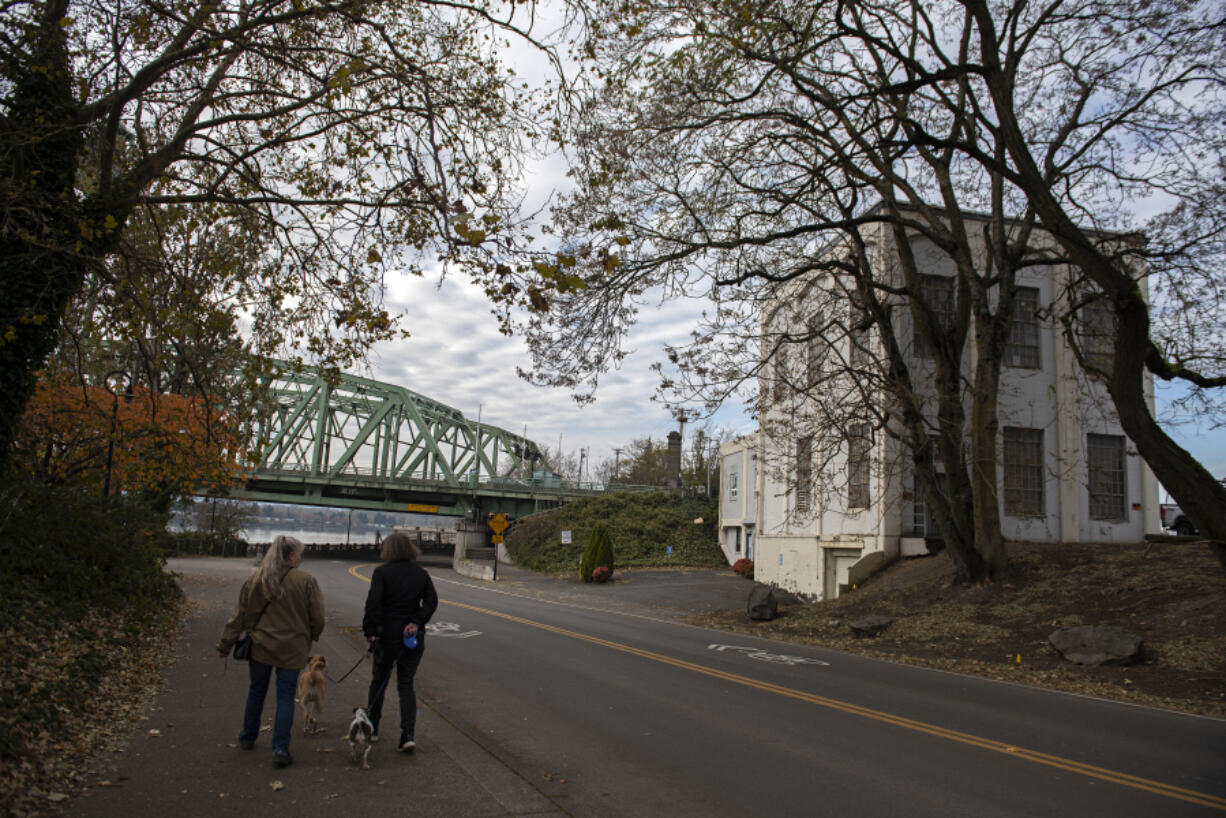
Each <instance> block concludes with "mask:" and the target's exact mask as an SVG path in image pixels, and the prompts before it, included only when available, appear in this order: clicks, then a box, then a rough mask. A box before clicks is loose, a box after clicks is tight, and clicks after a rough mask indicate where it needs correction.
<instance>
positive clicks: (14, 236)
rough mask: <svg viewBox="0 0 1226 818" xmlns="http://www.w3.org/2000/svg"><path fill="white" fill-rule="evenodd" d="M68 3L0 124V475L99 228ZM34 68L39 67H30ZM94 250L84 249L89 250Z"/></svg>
mask: <svg viewBox="0 0 1226 818" xmlns="http://www.w3.org/2000/svg"><path fill="white" fill-rule="evenodd" d="M63 6H64V4H63V3H49V4H48V8H47V9H46V10H45V13H44V17H43V20H42V21H41V26H40V29H39V34H38V35H36V39H35V41H34V42H35V46H36V47H35V48H34V49H33V53H32V54H31V55H30V57H29V63H28V66H27V67H17V68H16V69H13V70H12V76H10V80H11V81H12V82H13V86H12V93H11V97H10V98H11V100H12V106H11V108H10V109H9V115H8V117H7V119H6V120H5V121H4V122H3V123H2V127H3V129H4V130H3V133H2V135H0V140H2V142H0V151H2V152H3V155H2V157H0V161H3V171H2V173H3V178H0V191H2V193H3V196H4V199H5V201H4V214H3V215H4V224H3V230H2V232H0V281H3V282H4V286H3V287H0V468H2V467H4V466H5V465H7V462H8V458H9V454H10V451H11V449H12V445H13V440H14V436H15V433H16V428H17V423H18V422H19V421H20V419H21V415H22V413H23V412H24V411H25V407H26V404H27V403H28V402H29V400H30V396H31V395H32V394H33V392H34V384H35V376H36V374H37V372H38V370H39V369H40V368H41V367H42V366H43V363H44V362H45V361H46V359H47V356H48V355H49V354H50V353H51V351H52V350H53V349H54V348H55V343H56V337H57V335H58V332H59V328H60V322H61V320H62V318H63V315H64V311H65V309H66V307H67V305H68V302H69V299H70V298H71V297H72V296H73V295H74V294H76V293H77V292H78V291H79V290H80V288H81V285H82V282H83V280H84V274H85V269H86V265H87V263H88V259H86V258H84V257H83V253H82V249H81V248H82V246H88V245H89V244H90V240H91V233H92V231H93V230H95V229H99V228H100V227H101V226H98V227H95V226H94V225H91V224H89V223H87V222H86V221H85V220H84V219H83V218H82V215H81V213H80V211H79V208H78V205H77V196H76V191H75V183H76V168H77V157H78V156H79V155H80V152H81V149H82V145H83V138H82V134H81V131H80V129H79V128H76V127H74V126H72V125H70V124H68V123H71V122H72V121H73V115H74V113H75V105H76V103H75V101H74V99H73V95H72V86H71V82H70V76H69V69H68V53H67V50H66V47H65V41H64V35H63V28H62V26H61V21H62V18H63V16H64V13H65V12H64V9H63ZM34 69H37V70H34ZM85 252H88V251H85Z"/></svg>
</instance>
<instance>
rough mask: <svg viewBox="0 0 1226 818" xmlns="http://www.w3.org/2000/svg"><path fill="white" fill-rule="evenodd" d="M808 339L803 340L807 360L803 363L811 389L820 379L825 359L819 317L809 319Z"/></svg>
mask: <svg viewBox="0 0 1226 818" xmlns="http://www.w3.org/2000/svg"><path fill="white" fill-rule="evenodd" d="M807 329H808V337H807V338H806V339H805V347H806V350H805V351H806V354H807V356H808V357H807V360H806V361H805V363H806V367H805V375H806V377H807V385H808V386H809V387H810V388H812V387H814V386H816V385H817V383H818V381H820V380H821V377H822V364H823V363H824V362H825V358H826V339H825V337H824V336H823V335H822V329H823V327H822V321H821V318H820V317H819V316H816V315H815V316H813V317H812V318H810V319H809V324H808V328H807Z"/></svg>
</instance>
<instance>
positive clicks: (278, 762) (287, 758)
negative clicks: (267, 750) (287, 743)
mask: <svg viewBox="0 0 1226 818" xmlns="http://www.w3.org/2000/svg"><path fill="white" fill-rule="evenodd" d="M293 763H294V757H293V756H292V755H290V754H289V750H276V751H274V752H273V754H272V766H274V767H288V766H289V765H291V764H293Z"/></svg>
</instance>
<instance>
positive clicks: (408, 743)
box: [396, 733, 417, 753]
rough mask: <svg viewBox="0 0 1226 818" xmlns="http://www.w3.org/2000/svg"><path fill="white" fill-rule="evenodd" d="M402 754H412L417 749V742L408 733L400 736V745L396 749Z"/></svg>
mask: <svg viewBox="0 0 1226 818" xmlns="http://www.w3.org/2000/svg"><path fill="white" fill-rule="evenodd" d="M396 749H398V750H400V752H402V753H411V752H413V751H414V750H416V749H417V742H415V741H413V737H412V736H410V735H409V734H407V733H401V734H400V745H399V746H398V747H397V748H396Z"/></svg>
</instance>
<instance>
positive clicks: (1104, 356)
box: [1077, 295, 1117, 373]
mask: <svg viewBox="0 0 1226 818" xmlns="http://www.w3.org/2000/svg"><path fill="white" fill-rule="evenodd" d="M1080 313H1081V316H1080V317H1081V321H1080V323H1079V325H1078V332H1077V335H1078V340H1079V341H1080V342H1081V355H1082V357H1083V358H1085V362H1086V364H1087V365H1088V366H1091V367H1093V368H1094V369H1097V370H1099V371H1101V372H1104V373H1110V372H1111V368H1112V365H1113V364H1114V362H1115V336H1116V333H1117V330H1116V320H1115V311H1114V310H1112V309H1111V302H1110V301H1108V300H1107V298H1106V296H1104V295H1099V296H1098V297H1097V298H1094V299H1093V300H1091V301H1089V302H1088V303H1086V304H1085V305H1084V306H1082V308H1081V310H1080Z"/></svg>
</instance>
